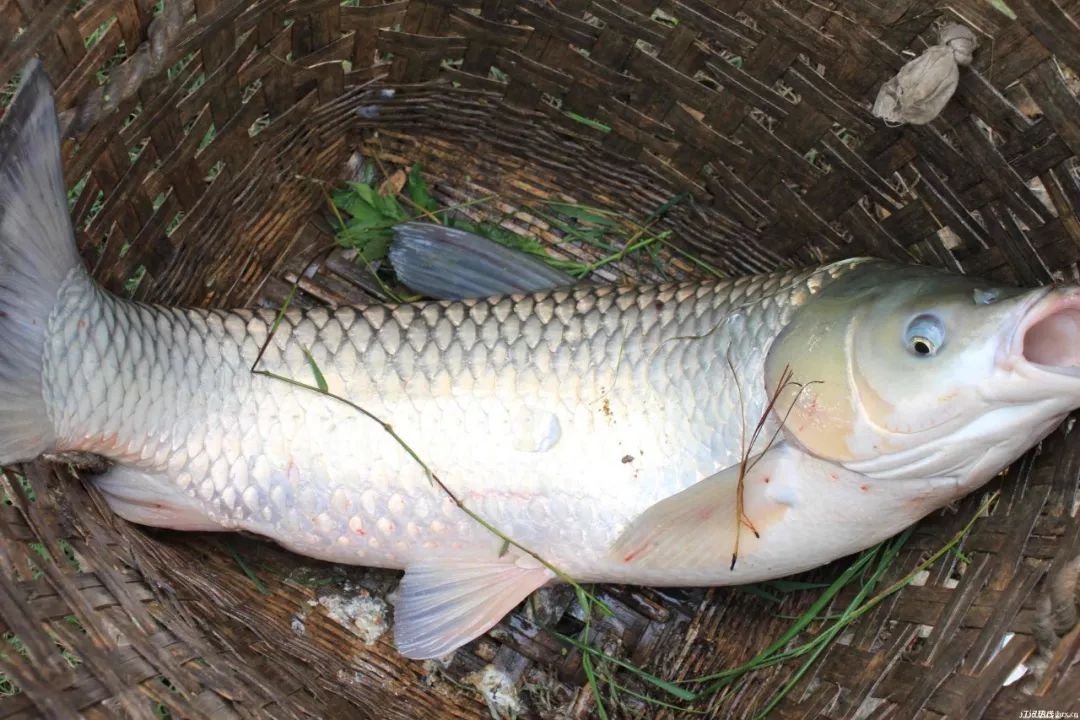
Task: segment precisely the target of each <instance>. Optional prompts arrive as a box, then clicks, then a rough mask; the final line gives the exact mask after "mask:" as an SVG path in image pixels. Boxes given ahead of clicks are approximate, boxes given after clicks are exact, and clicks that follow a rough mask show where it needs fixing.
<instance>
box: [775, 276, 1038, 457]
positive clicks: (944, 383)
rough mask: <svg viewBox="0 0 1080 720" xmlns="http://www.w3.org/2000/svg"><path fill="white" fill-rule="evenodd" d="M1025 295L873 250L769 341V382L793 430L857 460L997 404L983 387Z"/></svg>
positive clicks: (823, 452) (817, 450) (909, 443)
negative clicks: (873, 256)
mask: <svg viewBox="0 0 1080 720" xmlns="http://www.w3.org/2000/svg"><path fill="white" fill-rule="evenodd" d="M1024 302H1025V301H1024V298H1023V297H1022V296H1021V292H1020V291H1017V290H1014V289H1005V288H989V287H988V286H987V285H985V284H984V283H982V282H981V281H978V280H974V279H971V278H966V277H962V276H957V275H951V274H947V273H944V272H942V271H939V270H936V269H932V268H925V267H915V266H901V265H893V264H891V263H885V262H868V263H865V264H861V265H860V266H859V267H858V268H857V269H853V270H852V271H850V272H847V273H845V274H843V275H841V276H840V277H838V278H837V279H836V280H834V281H833V282H832V283H831V284H829V285H828V286H826V287H824V288H823V289H822V290H821V291H820V292H819V293H818V294H817V295H815V296H814V297H813V298H812V299H811V300H810V301H808V302H807V303H806V305H804V306H803V307H802V308H801V309H800V310H799V311H798V312H797V313H796V314H795V315H794V316H793V317H792V319H791V322H790V323H789V324H788V326H787V327H786V328H785V329H784V331H783V332H782V333H781V334H780V335H779V336H778V337H777V339H776V341H775V342H774V343H773V345H772V347H771V348H770V350H769V354H768V357H767V359H766V364H765V381H766V388H767V390H768V391H769V393H770V395H772V394H774V393H775V394H776V396H777V402H776V410H775V412H776V414H777V415H778V416H779V417H780V418H784V417H785V415H786V422H785V425H784V432H785V434H786V435H787V436H788V437H789V438H790V439H793V440H795V441H796V442H797V443H799V444H800V445H801V446H802V447H803V448H805V449H806V450H807V451H809V452H811V453H812V454H814V455H816V456H817V457H820V458H823V459H828V460H832V461H834V462H839V463H845V462H851V461H858V460H868V459H871V458H875V457H880V456H883V455H889V454H892V453H896V452H899V451H902V450H907V449H910V448H913V447H916V446H919V445H927V444H928V443H927V440H928V438H932V437H940V436H941V435H943V434H948V433H951V432H954V431H956V430H957V429H958V428H960V427H962V426H963V425H965V424H967V423H970V422H971V421H972V420H973V419H974V418H976V417H978V416H979V415H980V414H981V413H983V412H985V410H986V403H985V400H984V396H983V393H982V392H981V391H980V390H981V387H983V386H985V383H986V382H987V380H988V379H989V378H990V377H992V375H993V373H994V367H995V358H996V356H997V353H998V351H999V348H1000V346H1001V343H1002V338H1003V337H1004V336H1005V335H1004V334H1005V333H1008V332H1011V331H1012V329H1013V328H1015V326H1016V322H1017V320H1018V317H1019V315H1020V314H1021V312H1022V310H1023V307H1022V306H1023V304H1024ZM785 370H787V371H789V372H790V382H788V383H787V384H786V385H785V386H784V387H782V388H781V387H779V385H780V384H781V383H782V382H783V381H784V379H785V377H786V376H785Z"/></svg>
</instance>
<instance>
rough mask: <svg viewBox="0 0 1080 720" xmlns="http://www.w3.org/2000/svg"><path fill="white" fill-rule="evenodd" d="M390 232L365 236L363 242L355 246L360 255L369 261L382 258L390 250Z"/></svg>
mask: <svg viewBox="0 0 1080 720" xmlns="http://www.w3.org/2000/svg"><path fill="white" fill-rule="evenodd" d="M390 241H391V237H390V233H388V232H384V233H381V234H377V235H372V236H370V237H368V238H367V240H366V242H364V244H363V245H362V246H361V245H358V246H357V252H358V253H359V255H360V257H362V258H363V259H364V260H366V261H368V262H369V263H372V262H375V261H376V260H382V259H383V258H384V257H386V254H387V253H388V252H389V251H390Z"/></svg>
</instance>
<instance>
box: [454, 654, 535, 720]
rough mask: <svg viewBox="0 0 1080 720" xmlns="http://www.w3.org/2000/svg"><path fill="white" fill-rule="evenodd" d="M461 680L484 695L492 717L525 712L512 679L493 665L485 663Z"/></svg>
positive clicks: (507, 716) (512, 715)
mask: <svg viewBox="0 0 1080 720" xmlns="http://www.w3.org/2000/svg"><path fill="white" fill-rule="evenodd" d="M463 680H464V681H465V682H467V683H469V684H470V685H472V686H473V687H475V688H476V689H477V690H479V691H480V694H481V695H483V696H484V701H485V702H486V703H487V706H488V710H490V711H491V715H492V717H496V718H513V717H519V716H520V715H521V714H522V713H524V712H525V709H524V707H523V705H522V703H521V699H520V698H519V697H518V694H517V690H516V689H515V688H514V681H513V680H511V679H510V676H509V675H507V674H506V673H505V672H503V671H502V670H500V669H498V668H497V667H495V666H494V665H491V664H488V665H485V666H484V667H483V668H481V669H480V670H477V671H476V672H474V673H471V674H469V675H466V676H465V677H464V678H463Z"/></svg>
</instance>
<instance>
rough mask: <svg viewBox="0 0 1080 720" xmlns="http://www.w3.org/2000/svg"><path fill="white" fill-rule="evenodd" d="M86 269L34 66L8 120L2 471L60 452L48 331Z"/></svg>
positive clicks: (43, 85)
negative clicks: (74, 279) (47, 377)
mask: <svg viewBox="0 0 1080 720" xmlns="http://www.w3.org/2000/svg"><path fill="white" fill-rule="evenodd" d="M81 268H82V262H81V260H80V258H79V254H78V252H77V250H76V249H75V236H74V232H73V230H72V227H71V218H70V217H69V215H68V207H67V200H66V196H65V192H64V176H63V173H62V172H61V168H60V137H59V128H58V127H57V122H56V109H55V107H54V105H53V96H52V87H51V86H50V84H49V80H48V78H47V77H45V73H44V71H43V70H42V68H41V64H40V63H39V62H38V61H36V60H33V61H31V62H30V63H29V64H28V65H27V66H26V67H25V68H24V69H23V73H22V81H21V82H20V83H19V88H18V90H17V91H16V94H15V98H14V100H12V102H11V105H10V106H9V107H8V109H7V112H5V113H4V116H3V119H2V120H0V464H7V463H10V462H14V461H17V460H29V459H31V458H34V457H36V456H37V455H39V454H41V453H42V452H43V451H45V450H48V449H49V448H50V447H51V446H52V443H53V440H54V431H53V425H52V422H51V421H50V420H49V417H48V415H47V414H46V409H45V401H44V400H43V399H42V353H43V350H44V344H45V333H46V326H47V325H48V320H49V314H50V312H51V311H52V309H53V306H54V305H55V303H56V296H57V291H58V290H59V289H60V286H61V284H62V283H63V282H64V280H65V279H66V278H67V277H68V276H69V275H70V274H71V273H72V272H73V271H76V269H78V272H82V270H81Z"/></svg>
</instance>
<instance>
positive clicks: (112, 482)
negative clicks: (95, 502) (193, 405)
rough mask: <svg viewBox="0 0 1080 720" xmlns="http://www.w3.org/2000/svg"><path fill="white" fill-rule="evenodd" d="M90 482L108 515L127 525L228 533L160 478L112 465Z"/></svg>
mask: <svg viewBox="0 0 1080 720" xmlns="http://www.w3.org/2000/svg"><path fill="white" fill-rule="evenodd" d="M91 480H92V481H93V483H94V485H95V486H96V487H97V489H98V490H100V491H101V494H102V495H104V496H105V500H106V501H107V502H108V503H109V507H110V508H111V509H112V511H113V512H115V513H116V514H117V515H119V516H120V517H122V518H124V519H125V520H128V521H130V522H133V523H138V524H139V525H150V526H153V527H163V528H171V529H173V530H210V531H215V530H229V529H231V528H227V527H224V526H223V525H221V523H219V522H216V521H214V520H212V519H211V518H210V517H209V516H208V515H207V513H206V509H205V508H204V507H203V505H202V503H201V502H199V501H198V500H196V499H195V498H193V497H191V496H189V495H187V494H185V493H184V492H183V491H182V490H180V488H178V487H177V486H176V485H175V484H173V482H172V481H171V480H169V478H167V477H165V476H164V475H154V474H151V473H147V472H143V471H141V470H136V469H134V468H130V467H125V466H123V465H114V466H113V467H112V468H111V469H109V470H107V471H106V472H104V473H102V474H101V475H95V476H93V477H92V478H91Z"/></svg>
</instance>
